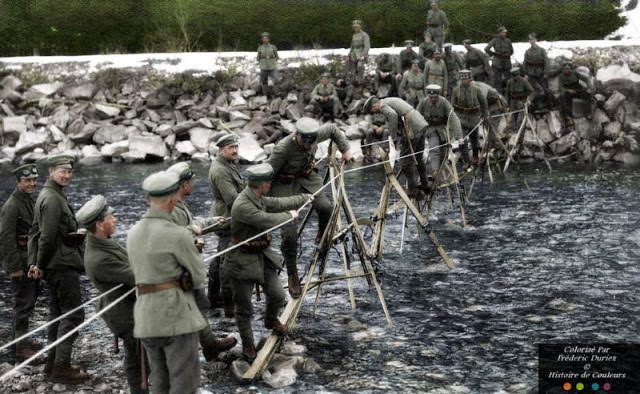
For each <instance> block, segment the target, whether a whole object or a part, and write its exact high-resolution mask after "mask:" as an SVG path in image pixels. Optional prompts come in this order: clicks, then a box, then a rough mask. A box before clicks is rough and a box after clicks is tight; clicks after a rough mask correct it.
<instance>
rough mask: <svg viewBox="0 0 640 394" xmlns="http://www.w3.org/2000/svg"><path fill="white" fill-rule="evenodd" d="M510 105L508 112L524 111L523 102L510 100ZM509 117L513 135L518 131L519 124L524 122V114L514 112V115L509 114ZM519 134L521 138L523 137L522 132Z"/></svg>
mask: <svg viewBox="0 0 640 394" xmlns="http://www.w3.org/2000/svg"><path fill="white" fill-rule="evenodd" d="M510 105H511V107H510V108H509V110H510V111H520V110H523V109H524V102H523V101H520V100H514V99H511V103H510ZM510 117H511V119H510V122H511V125H510V128H511V130H512V131H513V132H514V133H515V132H517V131H518V129H520V124H522V121H523V120H524V112H516V113H514V114H511V115H510ZM521 134H522V136H524V132H522V133H521Z"/></svg>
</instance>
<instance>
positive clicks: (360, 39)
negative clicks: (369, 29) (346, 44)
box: [349, 30, 371, 62]
mask: <svg viewBox="0 0 640 394" xmlns="http://www.w3.org/2000/svg"><path fill="white" fill-rule="evenodd" d="M369 49H371V41H370V40H369V35H368V34H367V33H365V32H363V31H362V30H360V32H358V33H355V34H354V35H353V36H352V37H351V49H350V50H349V60H351V61H352V62H356V61H358V59H360V58H361V57H367V56H369Z"/></svg>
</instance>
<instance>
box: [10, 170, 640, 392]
mask: <svg viewBox="0 0 640 394" xmlns="http://www.w3.org/2000/svg"><path fill="white" fill-rule="evenodd" d="M162 166H163V165H162V164H154V165H138V166H130V165H116V164H113V165H104V166H100V167H84V168H82V167H81V168H79V169H78V170H77V171H76V172H75V175H74V180H73V183H72V185H71V186H69V188H68V190H67V193H68V195H69V200H70V202H71V204H72V205H73V206H74V208H75V209H77V208H78V207H79V206H80V205H81V203H83V202H84V201H86V200H87V199H88V198H90V196H91V195H93V194H98V193H102V194H104V195H105V196H106V197H107V199H108V200H109V202H110V204H111V205H112V206H113V207H114V208H115V209H116V217H117V219H118V227H119V233H118V235H117V238H118V239H120V240H122V241H124V240H125V238H126V229H128V228H130V227H131V226H132V225H133V224H134V223H135V222H136V221H137V220H138V219H139V218H140V216H141V215H142V213H143V212H144V211H145V209H146V206H145V201H144V198H143V195H142V193H141V192H140V185H141V182H142V179H143V178H144V176H146V175H147V174H149V173H150V172H152V171H156V170H158V169H161V168H162ZM194 166H195V168H194V169H195V172H196V174H197V176H198V178H197V180H196V184H195V191H194V194H193V195H192V196H191V198H190V199H189V200H188V203H189V205H190V207H191V210H192V212H193V213H194V214H195V215H205V214H206V213H207V212H208V210H209V207H210V204H211V194H210V192H209V189H208V185H207V182H206V173H207V166H206V165H204V164H202V165H200V164H195V165H194ZM2 172H3V174H7V172H6V169H4V168H3V169H2ZM2 178H3V180H2V187H1V188H0V199H1V200H2V201H4V200H5V199H6V195H7V194H8V193H9V192H10V191H11V189H12V187H13V185H12V184H11V180H10V179H9V177H7V176H3V177H2ZM346 184H347V192H348V195H349V199H350V201H351V203H352V205H353V206H354V209H355V211H356V215H357V216H358V217H369V216H371V215H372V214H373V209H374V207H375V206H376V205H377V203H378V199H379V196H380V191H381V189H382V185H383V184H384V178H383V174H382V170H381V169H379V168H373V169H368V170H365V171H362V172H354V173H350V174H348V175H347V176H346ZM639 193H640V174H639V172H638V171H637V170H635V169H621V168H618V167H609V168H604V169H593V168H583V167H580V166H577V165H564V166H563V167H560V168H555V169H554V171H553V172H551V173H549V171H548V170H547V169H546V167H544V168H543V167H538V166H536V165H531V166H523V167H521V168H517V167H512V169H511V170H510V173H509V174H508V175H507V176H501V177H498V178H497V179H496V182H495V183H494V184H492V185H491V184H490V183H489V181H488V177H487V179H485V181H484V182H478V183H477V184H476V186H475V188H474V192H473V196H472V199H471V201H470V202H469V203H468V205H467V208H466V214H467V218H468V221H469V225H468V227H467V228H464V229H463V228H462V227H461V225H460V224H461V221H460V213H459V211H458V210H457V202H456V205H455V206H453V207H451V206H450V205H449V202H448V199H447V197H446V194H445V193H442V194H441V195H439V196H438V198H437V200H436V202H435V205H434V212H433V216H432V224H433V226H434V231H435V233H436V235H437V237H438V239H439V241H440V242H441V244H442V245H443V246H444V248H445V249H446V251H447V252H448V253H449V255H450V256H451V257H452V258H453V260H454V268H453V269H451V270H448V269H447V267H446V266H445V265H444V263H442V262H441V261H440V260H439V258H438V257H437V254H436V253H435V251H434V248H433V247H432V245H431V243H430V242H429V241H428V240H425V239H424V238H421V237H419V236H418V235H417V232H416V230H415V221H413V219H410V220H409V226H408V229H407V231H406V235H405V242H404V245H403V252H402V254H401V253H400V243H401V241H400V238H401V236H400V234H401V219H400V217H399V216H398V215H396V216H395V217H394V216H392V217H390V218H388V221H387V231H386V235H385V255H384V263H383V270H384V273H383V275H382V282H383V290H384V295H385V298H386V301H387V303H388V306H389V310H390V312H391V318H392V320H393V324H394V326H393V327H392V328H390V327H388V326H387V324H386V321H385V319H384V314H383V312H382V308H381V307H380V304H379V301H378V298H377V296H376V292H375V290H373V289H368V287H367V285H366V282H365V281H364V280H361V279H356V280H354V289H355V293H356V303H357V309H356V310H355V311H352V310H351V308H350V306H349V299H348V294H347V288H346V283H345V282H332V283H330V284H328V285H326V286H325V287H323V292H322V297H321V299H320V306H319V308H318V311H317V313H316V315H315V316H311V313H310V311H311V307H312V304H313V297H309V298H308V299H307V301H306V303H305V306H304V307H303V310H302V312H301V316H300V318H299V320H298V323H299V327H298V328H297V330H296V331H295V332H294V333H293V334H292V338H293V339H294V340H295V342H296V343H298V344H303V345H305V346H306V347H307V349H308V352H307V355H308V356H309V357H312V358H313V359H314V360H315V361H316V362H318V364H320V366H321V367H322V371H321V372H320V373H318V374H314V375H311V374H302V375H300V376H299V378H298V380H297V382H296V383H295V384H294V385H293V386H290V387H288V388H286V389H285V391H291V392H293V391H296V392H297V391H307V390H313V391H365V392H382V391H394V392H432V393H456V392H459V393H495V392H509V393H526V392H535V391H536V388H537V347H536V346H537V344H539V343H549V342H586V343H589V342H591V343H600V342H608V343H616V342H637V340H638V333H639V332H640V326H639V319H638V316H639V314H640V293H639V290H638V289H639V288H640V269H639V267H638V264H637V263H638V262H639V261H640V226H639V224H640V199H639V198H638V197H637V196H638V194H639ZM392 200H393V201H395V200H397V196H395V195H394V196H392ZM315 229H316V223H315V220H314V221H312V222H311V223H310V224H309V225H308V226H307V228H306V229H305V232H304V236H303V245H304V246H306V247H305V248H304V253H303V258H302V261H301V263H300V266H301V268H300V269H301V270H302V269H303V267H304V266H306V264H307V263H308V256H310V254H311V249H310V247H309V246H310V243H311V240H312V239H313V237H315ZM365 232H367V231H365ZM214 249H215V237H213V236H212V237H209V238H207V247H206V249H205V254H207V255H211V254H212V253H213V251H214ZM354 256H356V257H355V258H357V255H354ZM354 261H355V260H354ZM353 266H354V267H357V266H359V264H355V263H354V265H353ZM328 271H329V273H330V274H335V275H338V274H342V273H343V270H342V263H341V260H340V257H339V255H338V254H337V252H332V253H331V255H330V260H329V264H328ZM282 279H283V280H284V279H285V276H284V275H282ZM7 285H8V282H7V279H6V276H2V279H1V281H0V289H2V293H3V296H2V308H1V309H0V322H1V323H2V326H1V327H2V328H1V329H0V337H1V340H0V343H4V342H6V341H7V340H8V335H9V334H8V329H9V328H8V321H9V315H10V310H9V297H8V296H7V295H8V293H7V290H6V289H7ZM45 294H46V293H45ZM92 294H95V293H94V291H93V290H92V289H90V286H89V285H87V296H89V295H92ZM312 294H315V292H314V293H312ZM45 303H46V298H45V297H44V296H42V297H41V299H40V306H38V309H37V317H36V321H38V320H39V321H43V320H44V318H45V317H44V305H45ZM257 310H258V311H259V310H261V307H260V308H258V309H257ZM88 312H91V311H90V310H89V311H88ZM87 315H90V313H87ZM208 315H209V317H210V320H211V322H212V323H213V325H214V326H215V327H216V328H218V329H220V330H223V331H233V330H234V323H233V321H232V320H229V319H222V318H220V317H215V316H213V315H212V314H208ZM259 326H261V324H259V323H258V322H256V324H255V325H254V329H255V330H256V331H258V330H259ZM106 332H107V331H106V329H105V327H104V324H102V322H96V323H95V325H92V328H91V329H90V330H86V331H85V332H83V335H82V339H81V340H80V342H79V347H80V348H82V349H81V350H78V351H76V355H78V354H79V358H80V360H81V361H83V360H84V361H86V362H88V363H89V364H97V365H89V368H92V369H94V370H100V368H101V367H100V364H101V363H102V362H104V363H108V362H107V361H102V360H104V359H105V357H110V356H108V354H109V351H110V349H109V346H107V345H106V344H108V343H110V342H109V341H108V340H107V339H105V338H107V337H108V336H107V335H104V334H105V333H106ZM100 341H102V342H100ZM95 343H102V344H104V346H103V348H101V347H96V346H94V345H95ZM95 352H98V353H99V354H101V356H97V357H91V354H92V353H95ZM115 357H116V359H117V357H118V356H115ZM87 360H88V361H87ZM2 361H9V356H8V355H7V352H3V353H2V354H0V362H2ZM111 363H112V364H113V361H112V362H111ZM214 370H215V368H213V367H208V366H205V367H204V377H205V379H204V381H205V384H204V387H205V388H206V389H208V390H211V391H214V392H223V391H224V392H229V391H232V392H233V391H237V390H238V387H237V386H236V385H235V383H234V382H233V380H232V379H231V377H230V375H229V372H228V370H223V371H222V372H219V373H216V372H215V371H214ZM107 378H109V377H107V376H105V379H107ZM111 379H112V380H114V379H116V380H117V379H118V377H117V376H116V377H111ZM244 389H245V388H243V389H242V390H244ZM246 389H249V390H251V391H268V390H269V388H268V387H267V386H266V385H264V384H263V383H262V382H257V383H256V384H255V385H254V386H251V387H249V388H246Z"/></svg>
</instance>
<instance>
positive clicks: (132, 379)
mask: <svg viewBox="0 0 640 394" xmlns="http://www.w3.org/2000/svg"><path fill="white" fill-rule="evenodd" d="M119 337H120V338H122V342H123V344H124V373H125V375H127V382H128V383H129V389H130V390H131V394H146V393H147V392H148V391H147V390H143V389H141V388H140V383H141V382H142V376H141V375H142V374H141V373H140V371H141V370H140V357H141V354H140V341H138V340H137V339H136V338H134V337H133V330H131V331H128V332H125V333H122V334H120V335H119ZM145 367H146V369H147V374H148V373H149V362H148V359H147V362H145Z"/></svg>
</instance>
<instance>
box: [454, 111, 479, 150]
mask: <svg viewBox="0 0 640 394" xmlns="http://www.w3.org/2000/svg"><path fill="white" fill-rule="evenodd" d="M458 117H459V118H460V125H461V126H462V136H463V137H466V136H467V134H469V133H470V132H471V130H473V133H471V134H469V139H470V140H471V149H472V151H473V157H475V158H479V157H480V126H478V123H479V122H480V116H479V114H478V112H472V113H465V114H463V113H458ZM476 126H477V127H476ZM462 155H463V160H468V159H467V158H466V157H465V156H466V155H465V154H464V150H463V151H462Z"/></svg>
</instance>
